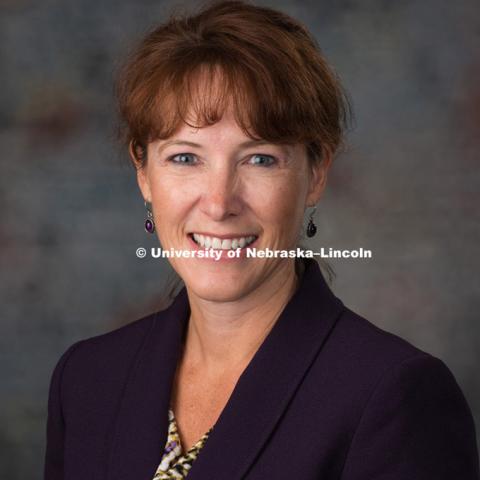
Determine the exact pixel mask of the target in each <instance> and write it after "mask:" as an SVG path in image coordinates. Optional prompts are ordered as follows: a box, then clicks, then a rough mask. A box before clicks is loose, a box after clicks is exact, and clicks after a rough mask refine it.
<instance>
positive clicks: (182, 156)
mask: <svg viewBox="0 0 480 480" xmlns="http://www.w3.org/2000/svg"><path fill="white" fill-rule="evenodd" d="M168 160H169V161H171V162H173V163H179V164H181V165H193V164H194V163H196V158H195V155H193V154H192V153H178V154H177V155H172V156H171V157H169V158H168Z"/></svg>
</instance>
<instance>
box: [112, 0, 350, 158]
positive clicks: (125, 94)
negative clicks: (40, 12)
mask: <svg viewBox="0 0 480 480" xmlns="http://www.w3.org/2000/svg"><path fill="white" fill-rule="evenodd" d="M117 99H118V107H119V114H120V136H121V138H122V140H123V141H124V142H125V143H126V144H127V145H128V144H130V143H131V144H132V145H133V147H134V152H135V154H136V157H137V160H139V164H140V166H141V165H143V164H144V162H145V161H146V155H145V152H146V145H147V144H148V143H149V142H151V141H153V140H155V139H158V138H160V139H162V138H168V137H170V136H171V135H172V134H174V133H175V131H176V130H177V129H178V127H179V126H180V125H181V124H182V122H186V123H187V124H189V125H192V126H195V127H203V126H206V125H211V124H213V123H215V122H217V121H218V120H220V118H221V116H222V113H223V112H224V111H225V109H226V108H228V107H230V106H231V107H232V108H233V112H234V114H235V117H236V119H237V122H238V124H239V125H240V127H241V128H242V129H243V130H244V132H245V133H246V134H247V135H248V136H249V137H251V138H254V139H259V138H261V139H264V140H267V141H271V142H272V143H290V144H293V143H303V144H305V146H306V148H307V152H308V154H309V159H310V160H311V161H319V160H321V158H322V153H324V151H325V150H327V151H328V152H329V154H332V155H333V154H334V153H335V152H336V150H337V149H338V147H339V145H340V144H341V143H342V140H343V135H344V131H345V128H346V127H347V125H348V119H349V115H350V108H349V103H348V100H347V96H346V95H345V92H344V90H343V88H342V86H341V84H340V81H339V79H338V78H337V76H336V74H335V72H334V71H333V70H332V68H331V67H330V66H329V65H328V64H327V62H326V60H325V58H324V57H323V55H322V53H321V51H320V49H319V47H318V45H317V43H316V41H315V39H314V38H313V37H312V35H311V34H310V33H309V32H308V31H307V29H306V28H305V27H304V26H303V25H302V24H301V23H299V22H298V21H296V20H295V19H293V18H291V17H290V16H288V15H286V14H284V13H281V12H279V11H277V10H273V9H270V8H265V7H259V6H255V5H251V4H249V3H245V2H242V1H221V2H215V3H213V4H211V5H210V6H208V7H206V8H204V9H202V10H201V11H200V12H198V13H197V14H194V15H181V16H172V17H171V18H170V19H169V20H168V21H167V22H166V23H163V24H161V25H159V26H158V27H156V28H155V29H154V30H153V31H151V32H150V33H149V34H148V35H147V36H145V38H143V40H142V41H141V42H140V44H139V45H138V46H137V47H136V49H135V50H134V51H133V53H132V54H131V56H130V57H129V58H128V60H127V62H126V64H125V66H124V68H123V69H122V71H121V72H120V75H119V77H118V82H117Z"/></svg>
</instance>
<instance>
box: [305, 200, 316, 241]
mask: <svg viewBox="0 0 480 480" xmlns="http://www.w3.org/2000/svg"><path fill="white" fill-rule="evenodd" d="M316 211H317V206H316V205H314V206H313V210H312V211H311V213H310V219H309V221H308V225H307V237H309V238H312V237H314V236H315V234H316V233H317V226H316V225H315V223H313V216H314V215H315V212H316Z"/></svg>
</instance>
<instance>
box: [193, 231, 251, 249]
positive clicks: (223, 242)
mask: <svg viewBox="0 0 480 480" xmlns="http://www.w3.org/2000/svg"><path fill="white" fill-rule="evenodd" d="M192 236H193V239H194V240H195V242H196V243H198V245H200V246H201V247H205V248H215V249H217V250H230V249H235V248H238V247H240V248H243V247H245V246H246V245H249V244H250V243H252V242H253V241H254V240H255V239H256V238H257V237H256V236H255V235H249V236H248V237H239V238H224V239H221V238H218V237H208V236H207V235H202V234H200V233H194V234H193V235H192Z"/></svg>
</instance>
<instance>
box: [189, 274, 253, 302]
mask: <svg viewBox="0 0 480 480" xmlns="http://www.w3.org/2000/svg"><path fill="white" fill-rule="evenodd" d="M184 282H185V286H186V287H187V290H188V292H189V293H192V294H193V295H195V296H196V297H198V298H201V299H202V300H206V301H210V302H234V301H236V300H239V299H240V298H242V297H244V296H245V295H247V294H248V293H249V292H250V291H251V290H252V289H253V288H249V287H250V285H252V282H246V281H238V280H236V281H235V280H232V278H231V277H230V278H225V279H219V278H218V277H217V278H215V277H214V276H211V275H210V276H205V277H204V278H203V280H202V279H199V278H196V279H192V278H185V279H184Z"/></svg>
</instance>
